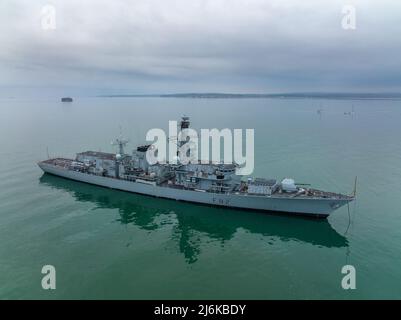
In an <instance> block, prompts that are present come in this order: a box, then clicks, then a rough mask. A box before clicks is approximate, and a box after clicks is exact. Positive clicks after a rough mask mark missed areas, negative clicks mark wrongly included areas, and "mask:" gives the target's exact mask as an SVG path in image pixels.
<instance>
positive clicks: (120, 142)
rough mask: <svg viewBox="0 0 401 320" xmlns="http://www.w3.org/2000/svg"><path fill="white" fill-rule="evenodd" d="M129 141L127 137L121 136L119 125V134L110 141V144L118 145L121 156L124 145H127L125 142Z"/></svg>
mask: <svg viewBox="0 0 401 320" xmlns="http://www.w3.org/2000/svg"><path fill="white" fill-rule="evenodd" d="M128 142H129V140H128V139H124V138H123V136H122V132H121V127H120V136H119V137H118V138H117V139H116V140H114V141H112V142H111V144H112V145H113V146H118V152H119V154H120V155H121V156H123V155H124V147H125V146H126V145H127V143H128Z"/></svg>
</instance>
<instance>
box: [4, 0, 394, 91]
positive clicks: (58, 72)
mask: <svg viewBox="0 0 401 320" xmlns="http://www.w3.org/2000/svg"><path fill="white" fill-rule="evenodd" d="M48 4H50V5H52V6H53V7H54V8H55V9H56V11H55V12H56V16H55V22H56V28H55V29H52V28H50V29H48V28H43V19H44V17H45V16H46V15H45V14H44V12H43V11H42V8H43V6H45V5H48ZM344 5H354V6H355V8H356V29H355V30H352V29H348V30H345V29H343V28H342V19H343V16H344V14H343V13H342V8H343V6H344ZM46 12H47V11H46ZM45 21H48V20H45ZM47 26H48V25H47ZM400 39H401V1H399V0H380V1H377V0H359V1H358V0H343V1H340V0H324V1H323V0H303V1H301V0H131V1H128V0H107V1H106V0H64V1H61V0H60V1H58V0H52V1H40V0H35V1H34V0H1V2H0V49H1V50H0V95H1V96H4V95H18V94H19V93H20V92H40V93H41V94H45V95H47V94H51V93H55V92H57V93H59V92H63V93H64V92H65V93H67V92H71V93H74V94H83V95H85V94H88V95H92V94H108V93H114V94H116V93H138V94H140V93H172V92H243V93H244V92H250V93H274V92H305V91H308V92H312V91H313V92H318V91H320V92H323V91H326V92H327V91H328V92H339V91H348V92H350V91H351V92H372V91H374V92H382V91H386V92H401V40H400Z"/></svg>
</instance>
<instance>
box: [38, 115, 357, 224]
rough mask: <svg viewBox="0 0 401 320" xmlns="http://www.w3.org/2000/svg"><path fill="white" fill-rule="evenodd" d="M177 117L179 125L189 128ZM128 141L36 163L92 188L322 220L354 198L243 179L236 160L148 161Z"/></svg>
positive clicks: (144, 149) (290, 184) (284, 182)
mask: <svg viewBox="0 0 401 320" xmlns="http://www.w3.org/2000/svg"><path fill="white" fill-rule="evenodd" d="M189 124H190V121H189V117H186V116H184V117H182V119H181V121H180V123H179V126H180V129H186V128H188V127H189ZM127 142H128V141H127V140H124V139H122V138H119V139H117V140H116V141H115V144H116V145H118V146H119V151H118V153H105V152H96V151H85V152H81V153H78V154H77V155H76V157H75V159H69V158H52V159H47V160H44V161H41V162H39V163H38V165H39V167H40V168H41V169H42V170H43V171H44V172H46V173H49V174H52V175H56V176H60V177H63V178H67V179H72V180H76V181H80V182H85V183H89V184H93V185H97V186H102V187H108V188H112V189H117V190H122V191H128V192H133V193H138V194H143V195H148V196H153V197H161V198H167V199H172V200H179V201H187V202H193V203H198V204H204V205H213V206H220V207H229V208H238V209H245V210H258V211H265V212H270V213H281V214H287V215H303V216H313V217H317V218H326V217H327V216H329V215H330V214H331V213H332V212H333V211H335V210H336V209H338V208H340V207H341V206H344V205H346V204H348V203H349V202H351V201H353V200H354V199H355V187H354V193H353V194H351V195H345V194H339V193H334V192H327V191H323V190H318V189H314V188H312V187H310V186H309V185H308V186H305V185H299V184H296V183H295V181H294V180H293V179H289V178H284V179H282V180H281V181H279V180H276V179H265V178H251V177H249V178H248V179H247V180H246V181H243V179H242V176H240V175H237V174H236V168H237V166H238V165H237V164H235V163H229V164H227V163H213V162H209V163H204V162H203V161H202V162H198V163H187V164H183V163H180V162H179V161H178V163H175V164H172V163H168V162H167V163H163V164H161V163H156V164H149V163H148V161H147V159H146V152H147V151H148V149H149V148H151V145H142V146H138V147H137V148H136V150H134V151H133V152H132V154H127V153H125V152H124V147H125V145H126V144H127Z"/></svg>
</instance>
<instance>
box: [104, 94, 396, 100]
mask: <svg viewBox="0 0 401 320" xmlns="http://www.w3.org/2000/svg"><path fill="white" fill-rule="evenodd" d="M97 97H103V98H189V99H347V100H352V99H355V100H398V99H401V93H272V94H254V93H248V94H247V93H245V94H242V93H174V94H111V95H98V96H97Z"/></svg>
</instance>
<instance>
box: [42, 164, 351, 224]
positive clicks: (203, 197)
mask: <svg viewBox="0 0 401 320" xmlns="http://www.w3.org/2000/svg"><path fill="white" fill-rule="evenodd" d="M38 165H39V167H40V168H41V169H42V170H43V171H44V172H46V173H49V174H52V175H56V176H60V177H63V178H67V179H72V180H76V181H80V182H85V183H89V184H93V185H97V186H102V187H107V188H112V189H117V190H122V191H127V192H133V193H138V194H143V195H148V196H153V197H160V198H167V199H172V200H178V201H186V202H193V203H199V204H205V205H213V206H220V207H229V208H236V209H246V210H249V209H250V210H258V211H266V212H274V213H283V214H290V215H304V216H313V217H316V218H326V217H327V216H328V215H329V214H331V213H332V212H333V211H334V210H336V209H338V208H339V207H341V206H343V205H345V204H347V203H348V202H350V201H351V200H350V199H330V198H327V199H324V198H301V197H281V196H280V195H271V196H266V195H264V196H261V195H251V194H241V193H213V192H207V191H202V190H188V189H177V188H175V187H171V186H159V185H151V184H146V183H142V182H136V181H128V180H123V179H117V178H113V177H107V176H99V175H93V174H87V173H83V172H78V171H72V170H69V169H67V168H62V167H59V166H55V165H52V164H50V163H46V162H40V163H38Z"/></svg>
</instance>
